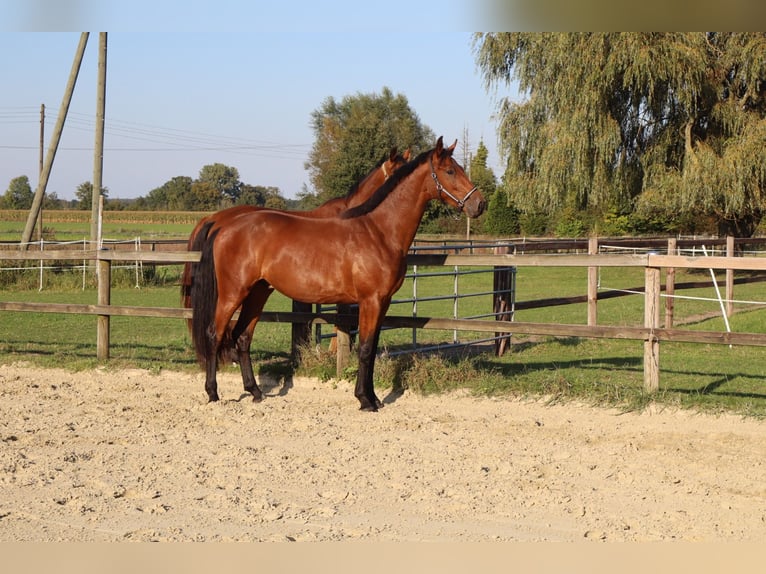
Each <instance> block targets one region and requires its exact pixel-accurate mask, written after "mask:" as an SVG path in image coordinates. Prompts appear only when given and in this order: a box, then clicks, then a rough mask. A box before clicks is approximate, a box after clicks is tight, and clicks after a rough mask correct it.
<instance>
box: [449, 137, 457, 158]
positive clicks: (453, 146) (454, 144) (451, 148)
mask: <svg viewBox="0 0 766 574" xmlns="http://www.w3.org/2000/svg"><path fill="white" fill-rule="evenodd" d="M456 146H457V140H455V143H453V144H452V145H451V146H449V147H448V148H447V152H449V154H450V155H452V152H453V151H455V147H456Z"/></svg>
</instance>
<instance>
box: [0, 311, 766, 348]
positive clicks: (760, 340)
mask: <svg viewBox="0 0 766 574" xmlns="http://www.w3.org/2000/svg"><path fill="white" fill-rule="evenodd" d="M0 311H17V312H34V313H63V314H82V315H105V314H108V315H110V316H112V317H115V316H121V317H154V318H162V319H187V318H189V317H191V316H192V311H191V309H183V308H175V307H129V306H125V305H108V306H100V305H83V304H69V303H23V302H13V301H0ZM235 318H236V314H235ZM353 319H354V318H353V317H350V316H349V317H344V316H339V315H336V314H334V313H319V314H317V313H291V312H282V311H265V312H264V313H263V315H262V316H261V321H264V322H271V323H292V322H293V321H297V322H307V321H312V322H314V323H322V324H334V323H338V322H342V321H344V320H345V321H350V320H353ZM383 324H384V325H385V326H387V327H396V328H408V329H411V328H413V327H415V328H419V329H439V330H453V329H458V330H463V331H477V332H487V333H494V332H498V333H510V334H515V335H550V336H554V337H582V338H585V339H587V338H592V339H630V340H637V341H642V340H645V339H646V338H647V337H649V336H650V335H651V334H653V335H654V336H656V337H657V339H658V340H659V341H669V342H675V343H700V344H718V345H748V346H757V347H766V333H726V332H721V331H690V330H683V329H655V330H654V331H653V332H652V331H651V330H650V329H647V328H645V327H630V326H607V325H601V326H595V327H589V326H588V325H572V324H559V323H527V322H515V321H486V320H477V319H445V318H439V317H404V316H396V315H391V316H387V317H386V318H385V320H384V322H383Z"/></svg>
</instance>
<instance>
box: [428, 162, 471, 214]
mask: <svg viewBox="0 0 766 574" xmlns="http://www.w3.org/2000/svg"><path fill="white" fill-rule="evenodd" d="M428 163H430V164H431V177H432V178H433V180H434V183H435V184H436V192H437V193H438V194H439V199H441V195H442V194H444V195H446V196H447V197H449V198H450V199H451V200H452V201H454V202H455V203H457V207H458V211H462V210H463V207H464V206H465V202H466V201H468V198H469V197H471V195H473V192H474V191H476V190H477V189H479V188H478V187H476V186H475V185H474V186H473V189H471V191H469V192H468V193H466V194H465V197H463V199H458V198H457V197H455V196H454V195H452V194H451V193H450V192H449V191H447V188H446V187H444V186H443V185H442V184H441V182H440V181H439V178H438V177H436V170H434V161H433V156H432V157H429V158H428Z"/></svg>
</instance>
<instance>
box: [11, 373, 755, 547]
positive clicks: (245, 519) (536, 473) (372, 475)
mask: <svg viewBox="0 0 766 574" xmlns="http://www.w3.org/2000/svg"><path fill="white" fill-rule="evenodd" d="M261 383H262V386H263V388H264V390H265V391H266V393H267V397H266V398H265V400H264V401H263V402H262V403H259V404H254V403H253V402H252V401H251V400H250V399H249V395H248V396H246V395H244V394H243V392H242V386H241V382H240V379H239V376H238V375H235V374H232V373H225V374H223V375H222V376H221V378H220V392H221V397H222V400H221V401H220V402H218V403H214V404H208V403H206V395H205V393H204V390H203V377H202V374H189V373H177V372H164V371H163V372H161V373H149V372H146V371H142V370H121V371H112V370H109V369H95V370H90V371H84V372H76V373H73V372H68V371H65V370H58V369H39V368H33V367H30V366H28V365H25V364H13V365H2V366H0V409H1V412H0V540H1V541H336V540H344V541H345V540H362V541H376V542H385V541H465V542H475V541H591V540H592V541H606V542H617V541H667V540H684V541H751V542H758V541H762V540H764V539H766V466H765V464H766V423H765V422H762V421H757V420H751V419H742V418H741V417H736V416H730V415H726V416H712V415H704V414H695V413H692V412H688V411H678V410H669V409H660V408H658V407H650V408H649V409H647V410H646V411H644V412H641V413H622V412H620V411H617V410H610V409H603V408H594V407H590V406H584V405H578V404H554V405H550V404H546V403H545V402H544V401H523V400H518V399H489V398H475V397H472V396H468V395H467V394H466V393H452V394H449V395H441V396H430V397H422V396H418V395H415V394H413V393H410V392H405V393H404V394H401V395H399V396H390V395H389V396H387V397H386V398H385V402H386V406H385V407H384V408H383V409H381V410H380V411H379V412H377V413H368V412H361V411H359V410H358V403H357V401H356V399H355V398H354V396H353V391H352V388H351V385H350V384H349V383H347V382H343V381H341V382H335V383H333V382H320V381H317V380H312V379H299V378H294V379H288V380H283V381H271V382H269V381H261ZM379 395H380V396H385V392H383V393H381V392H379Z"/></svg>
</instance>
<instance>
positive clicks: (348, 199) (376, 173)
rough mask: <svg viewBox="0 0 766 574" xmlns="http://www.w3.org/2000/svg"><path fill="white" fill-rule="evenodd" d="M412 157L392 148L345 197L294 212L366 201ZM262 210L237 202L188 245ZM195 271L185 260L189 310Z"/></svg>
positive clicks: (227, 356) (210, 219)
mask: <svg viewBox="0 0 766 574" xmlns="http://www.w3.org/2000/svg"><path fill="white" fill-rule="evenodd" d="M410 159H411V153H410V150H409V149H407V150H405V151H404V152H403V153H401V154H400V153H397V148H396V147H392V148H391V151H390V152H389V153H388V155H387V156H385V157H383V158H382V159H381V160H380V161H378V162H377V163H376V164H375V166H374V167H373V168H372V170H371V171H370V172H369V173H368V174H367V175H366V176H364V178H362V179H361V180H360V181H359V182H357V183H356V184H355V185H354V186H353V187H352V188H351V189H350V190H349V191H348V193H347V194H346V195H345V196H343V197H336V198H333V199H330V200H328V201H326V202H324V203H323V204H321V205H319V206H317V207H315V208H314V209H311V210H307V211H295V212H292V213H295V214H296V215H300V216H302V217H335V216H337V215H338V214H339V213H341V212H343V211H345V210H347V209H349V208H351V207H354V206H356V205H359V204H361V203H364V202H365V201H366V200H367V199H368V198H369V197H370V196H371V195H372V193H373V192H374V191H375V190H376V189H377V188H378V187H380V185H381V184H382V183H383V182H384V181H385V180H387V179H388V178H389V177H391V174H393V173H394V172H395V171H396V170H397V169H399V168H400V167H401V166H403V165H404V164H405V163H407V162H408V161H410ZM261 209H267V208H265V207H261V206H257V205H235V206H233V207H228V208H226V209H222V210H220V211H217V212H215V213H213V214H211V215H208V216H206V217H203V218H202V219H200V220H199V221H198V222H197V225H196V226H195V227H194V229H193V230H192V232H191V235H189V239H188V241H187V244H186V248H187V250H188V251H199V249H200V247H201V244H202V243H201V240H202V239H204V236H200V231H201V230H202V229H203V228H204V227H205V226H206V225H207V224H212V226H209V227H208V233H210V232H211V231H215V230H216V229H218V228H219V227H221V226H224V225H226V224H227V223H228V222H230V221H232V220H233V219H235V218H236V217H238V216H239V215H241V214H243V213H250V212H253V211H259V210H261ZM195 271H196V263H192V262H186V263H184V267H183V272H182V273H181V304H182V305H183V307H185V308H186V309H190V308H191V288H192V284H193V282H194V274H195ZM186 323H187V326H188V328H189V332H190V333H191V330H192V320H191V319H187V321H186ZM229 331H230V330H229ZM227 339H230V337H227ZM333 341H335V339H333ZM221 358H222V359H223V360H226V361H227V362H233V361H236V360H238V359H237V358H236V355H234V356H232V353H230V352H229V350H228V348H227V349H226V350H224V351H223V352H222V357H221Z"/></svg>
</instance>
